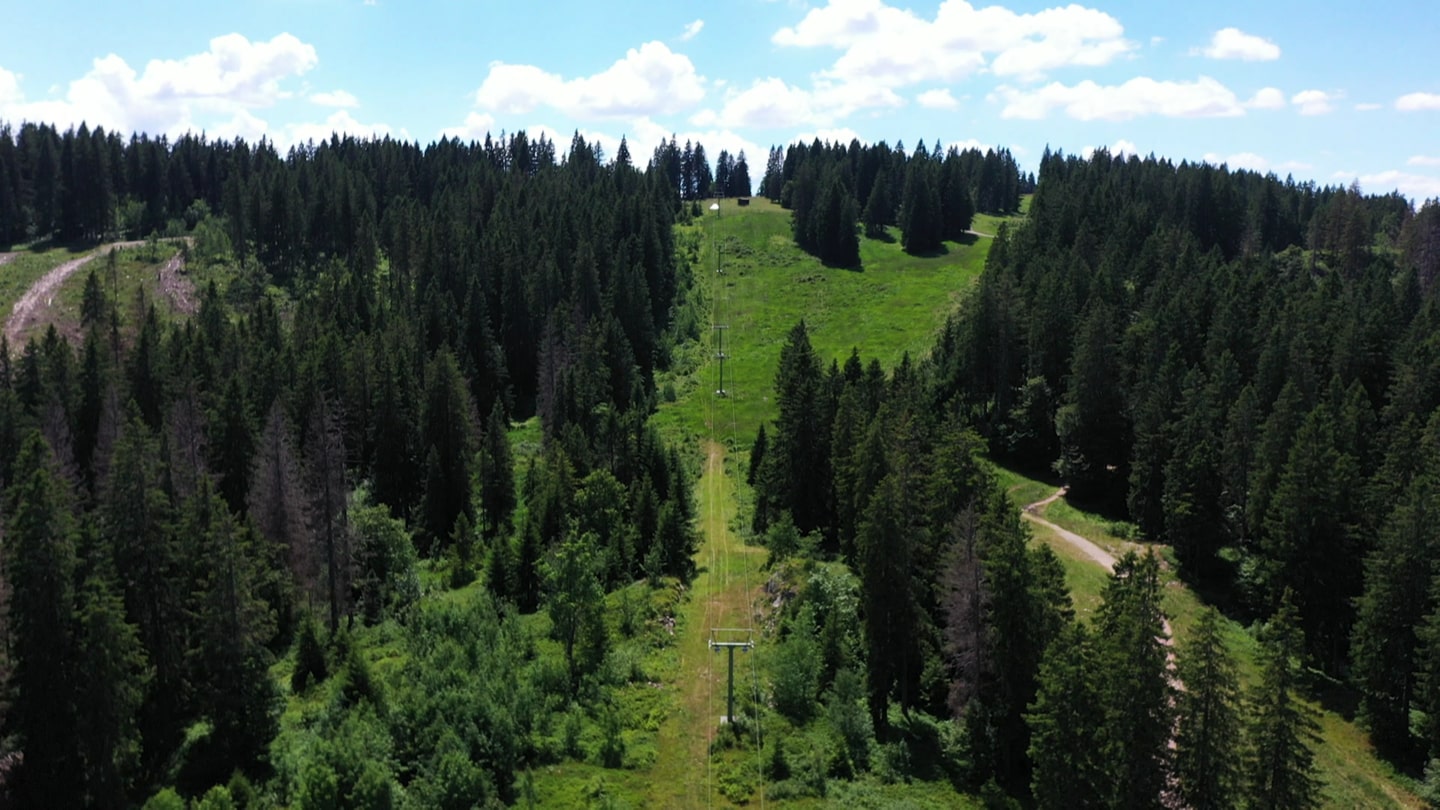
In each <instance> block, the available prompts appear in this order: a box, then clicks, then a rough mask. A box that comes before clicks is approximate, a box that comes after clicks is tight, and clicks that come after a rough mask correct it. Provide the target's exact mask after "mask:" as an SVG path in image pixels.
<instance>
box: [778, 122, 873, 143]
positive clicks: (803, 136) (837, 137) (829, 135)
mask: <svg viewBox="0 0 1440 810" xmlns="http://www.w3.org/2000/svg"><path fill="white" fill-rule="evenodd" d="M817 139H818V140H819V141H820V142H821V143H840V144H845V145H847V146H848V145H849V144H850V142H851V141H859V142H860V143H862V144H865V143H869V140H867V139H865V138H862V137H860V133H858V132H856V131H855V130H853V129H850V128H849V127H839V128H836V129H822V130H819V131H817V132H801V133H797V134H796V135H795V136H794V137H792V138H791V139H790V143H803V144H805V145H807V146H808V145H809V144H812V143H814V142H815V141H816V140H817Z"/></svg>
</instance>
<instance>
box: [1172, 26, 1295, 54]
mask: <svg viewBox="0 0 1440 810" xmlns="http://www.w3.org/2000/svg"><path fill="white" fill-rule="evenodd" d="M1194 52H1198V53H1201V54H1204V55H1205V56H1208V57H1210V58H1211V59H1240V60H1243V61H1246V62H1269V61H1271V60H1274V59H1279V58H1280V46H1279V45H1276V44H1275V43H1273V42H1271V41H1270V40H1268V39H1264V38H1262V37H1257V36H1255V35H1253V34H1247V33H1245V32H1244V31H1241V30H1240V29H1239V28H1221V29H1220V30H1219V31H1216V32H1215V35H1214V36H1212V37H1211V38H1210V45H1209V46H1208V47H1206V48H1199V49H1196V51H1192V53H1194Z"/></svg>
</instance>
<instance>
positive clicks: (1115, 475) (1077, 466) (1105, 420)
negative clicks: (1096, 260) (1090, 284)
mask: <svg viewBox="0 0 1440 810" xmlns="http://www.w3.org/2000/svg"><path fill="white" fill-rule="evenodd" d="M1118 329H1119V325H1118V323H1117V321H1116V315H1115V312H1114V310H1112V309H1111V308H1110V306H1109V305H1107V304H1105V303H1103V302H1101V301H1095V302H1094V303H1092V304H1091V305H1090V306H1089V307H1087V309H1086V312H1085V315H1084V317H1083V319H1082V320H1081V323H1080V325H1079V327H1078V329H1077V330H1076V336H1075V350H1074V354H1073V355H1071V359H1070V377H1069V380H1068V383H1067V387H1066V389H1065V395H1064V397H1063V398H1062V403H1061V406H1060V408H1059V410H1058V411H1056V413H1055V432H1056V434H1057V435H1058V436H1059V438H1060V459H1059V461H1057V462H1056V464H1055V467H1056V470H1057V471H1058V472H1059V473H1060V475H1061V476H1062V477H1063V478H1065V480H1066V481H1068V482H1069V483H1070V486H1071V489H1072V490H1073V491H1074V492H1075V493H1076V494H1077V495H1082V496H1086V497H1094V496H1100V497H1103V496H1105V495H1107V494H1108V493H1110V492H1111V491H1112V487H1111V484H1112V483H1113V482H1115V481H1123V480H1125V479H1126V477H1127V476H1126V474H1125V473H1124V467H1125V459H1126V452H1125V445H1126V441H1125V434H1126V424H1125V411H1126V409H1125V402H1124V398H1123V397H1122V395H1121V382H1120V358H1119V356H1118V350H1117V345H1116V335H1117V333H1118Z"/></svg>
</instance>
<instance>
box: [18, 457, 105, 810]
mask: <svg viewBox="0 0 1440 810" xmlns="http://www.w3.org/2000/svg"><path fill="white" fill-rule="evenodd" d="M5 494H6V499H5V500H6V503H5V507H6V509H5V512H6V516H7V520H6V527H5V529H6V531H5V541H4V551H5V577H6V582H7V584H8V585H9V588H10V595H9V603H8V605H7V607H8V610H7V614H6V624H7V626H8V628H9V632H10V645H11V648H10V654H11V662H12V668H11V671H10V677H9V683H8V687H9V691H10V693H11V694H12V695H13V696H14V697H13V698H12V701H11V703H10V706H9V708H8V711H7V716H6V721H7V722H6V725H7V726H8V727H9V728H11V729H13V730H14V732H15V734H16V736H17V738H18V742H19V745H20V750H21V751H23V752H24V766H23V774H22V776H21V781H20V783H19V786H18V788H17V791H16V792H17V793H18V794H19V796H20V797H21V798H22V799H23V801H24V803H25V804H29V805H32V806H35V807H57V806H63V807H79V806H81V805H82V804H83V800H82V796H81V789H82V787H83V781H82V780H81V779H77V778H76V776H77V774H83V773H84V772H85V771H84V762H83V761H82V760H81V757H80V752H79V751H78V750H77V747H78V745H79V742H80V737H79V734H80V723H79V720H80V718H79V717H78V716H77V710H78V708H79V707H78V706H77V705H76V693H77V692H78V690H79V687H80V685H81V682H82V679H83V678H84V677H85V673H82V672H80V671H79V668H78V658H79V655H78V654H79V647H80V643H81V641H80V639H79V638H77V616H76V609H75V598H76V597H75V585H74V577H75V568H76V556H75V522H74V518H73V516H72V513H71V508H72V507H71V499H70V493H69V491H68V487H67V485H66V483H65V480H64V479H63V478H62V477H61V475H60V472H59V468H58V465H57V464H56V461H55V459H54V456H53V454H52V453H51V451H50V447H49V446H48V445H47V444H46V443H45V440H44V439H43V438H42V437H41V436H40V434H39V432H37V431H33V430H32V431H31V432H30V433H29V434H28V435H27V436H26V437H25V440H24V444H23V445H22V447H21V450H20V455H19V457H18V458H17V459H16V460H15V472H14V482H13V483H12V484H11V485H10V486H9V487H8V488H7V491H6V493H5Z"/></svg>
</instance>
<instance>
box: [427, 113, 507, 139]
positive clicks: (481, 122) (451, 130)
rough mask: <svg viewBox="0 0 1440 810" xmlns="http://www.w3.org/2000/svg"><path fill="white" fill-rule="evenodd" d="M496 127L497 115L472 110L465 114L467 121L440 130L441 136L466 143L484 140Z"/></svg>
mask: <svg viewBox="0 0 1440 810" xmlns="http://www.w3.org/2000/svg"><path fill="white" fill-rule="evenodd" d="M494 129H495V116H493V115H487V114H486V113H478V112H472V113H470V114H469V115H467V116H465V123H463V124H461V125H460V126H458V127H446V128H444V129H442V130H440V137H442V138H455V139H458V140H461V141H464V142H465V143H469V142H471V141H483V140H485V136H486V135H488V134H489V133H490V132H491V131H492V130H494Z"/></svg>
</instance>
